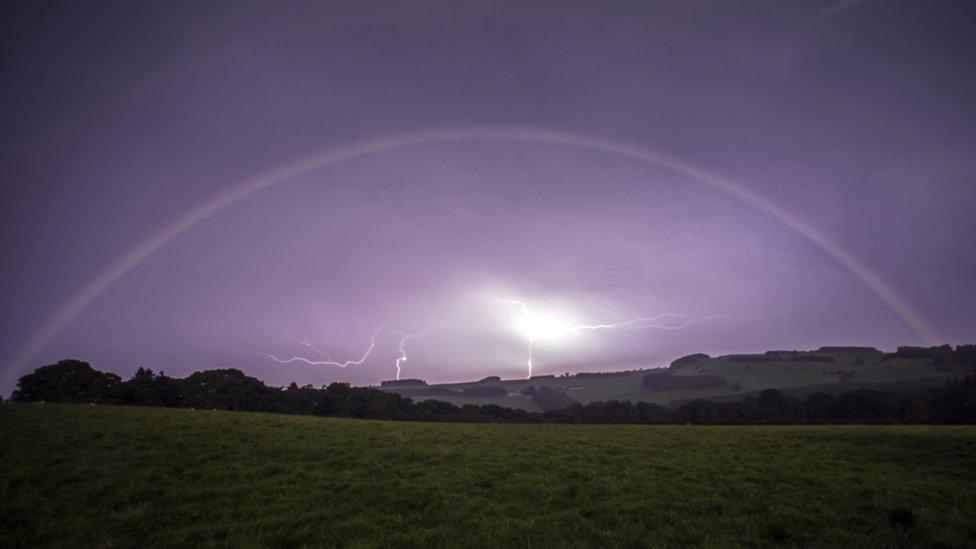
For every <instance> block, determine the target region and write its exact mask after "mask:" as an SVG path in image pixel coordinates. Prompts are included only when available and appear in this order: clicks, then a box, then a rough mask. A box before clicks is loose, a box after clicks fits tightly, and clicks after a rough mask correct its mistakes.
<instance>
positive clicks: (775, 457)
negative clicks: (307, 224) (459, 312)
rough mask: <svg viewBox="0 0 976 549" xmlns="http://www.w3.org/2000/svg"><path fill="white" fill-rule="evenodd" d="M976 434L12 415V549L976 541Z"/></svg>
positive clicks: (68, 411)
mask: <svg viewBox="0 0 976 549" xmlns="http://www.w3.org/2000/svg"><path fill="white" fill-rule="evenodd" d="M974 471H976V427H944V426H913V427H904V426H879V427H870V426H849V427H846V426H843V427H839V426H831V427H810V426H783V427H746V426H742V427H704V426H636V425H633V426H631V425H485V424H426V423H397V422H381V421H360V420H344V419H322V418H314V417H299V416H281V415H267V414H252V413H233V412H211V411H193V410H171V409H156V408H124V407H110V406H100V407H95V406H87V405H50V404H46V405H27V404H21V405H14V404H3V405H0V545H4V546H7V545H32V546H33V545H47V546H52V545H57V546H79V545H81V546H101V547H116V546H143V545H146V544H151V545H211V546H217V545H219V546H225V545H231V546H240V545H247V546H252V545H273V546H302V545H310V546H320V545H351V546H372V547H379V546H417V547H421V546H423V547H426V546H477V547H491V546H521V547H556V546H558V547H566V546H579V547H589V546H619V545H626V546H674V547H679V546H692V545H697V546H723V547H729V546H743V545H745V546H771V545H778V544H788V545H816V546H926V545H928V546H932V545H934V546H940V545H942V546H956V547H958V546H967V545H969V546H976V475H974Z"/></svg>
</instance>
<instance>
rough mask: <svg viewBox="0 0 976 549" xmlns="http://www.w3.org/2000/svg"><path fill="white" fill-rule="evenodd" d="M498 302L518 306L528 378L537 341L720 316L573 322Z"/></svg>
mask: <svg viewBox="0 0 976 549" xmlns="http://www.w3.org/2000/svg"><path fill="white" fill-rule="evenodd" d="M499 302H500V303H504V304H510V305H516V306H517V307H518V308H519V312H520V314H519V316H518V318H517V319H516V320H515V328H516V330H518V332H519V333H521V334H522V335H523V336H524V337H525V338H526V339H528V342H529V345H528V359H527V360H526V366H528V375H527V376H526V377H527V378H531V377H532V366H533V353H534V351H535V345H536V342H537V341H539V340H547V341H557V340H560V339H564V338H566V337H569V336H573V335H575V334H577V333H579V332H581V331H594V330H641V329H649V328H655V329H661V330H680V329H681V328H684V327H685V326H688V325H689V324H693V323H695V322H702V321H705V320H712V319H716V318H719V317H717V316H699V315H689V314H680V313H661V314H657V315H654V316H649V317H643V318H635V319H632V320H627V321H624V322H616V323H613V324H574V323H573V320H572V319H571V318H570V317H569V316H567V315H565V314H556V313H546V312H534V311H531V310H530V309H529V307H528V306H527V305H526V304H525V303H524V302H522V301H519V300H517V299H502V300H499ZM664 318H673V319H679V318H684V319H687V320H684V321H682V322H681V323H679V324H674V325H671V324H658V323H656V322H657V321H659V320H661V319H664Z"/></svg>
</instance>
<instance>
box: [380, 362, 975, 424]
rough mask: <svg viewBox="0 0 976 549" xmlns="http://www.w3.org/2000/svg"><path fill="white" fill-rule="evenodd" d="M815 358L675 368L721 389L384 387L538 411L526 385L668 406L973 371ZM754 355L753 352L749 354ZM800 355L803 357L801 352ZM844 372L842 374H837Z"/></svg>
mask: <svg viewBox="0 0 976 549" xmlns="http://www.w3.org/2000/svg"><path fill="white" fill-rule="evenodd" d="M809 354H814V355H816V356H819V357H827V358H829V359H830V360H831V361H832V362H808V361H802V360H796V359H795V357H794V356H792V355H791V354H789V353H782V354H779V355H776V357H777V358H778V360H775V361H771V362H748V361H735V360H732V357H733V356H735V355H727V356H719V357H712V358H709V359H706V360H703V361H702V362H701V363H699V364H695V365H694V366H690V367H685V368H681V369H679V370H676V371H674V372H673V373H674V374H675V375H679V376H696V375H714V376H718V377H721V378H722V379H724V380H725V381H726V385H725V386H724V387H716V388H707V389H689V390H669V391H648V390H647V389H645V388H644V386H643V384H642V383H643V380H644V376H645V375H647V374H648V373H649V372H651V371H652V370H637V371H629V372H620V373H619V374H616V375H601V376H577V375H562V376H554V377H548V378H535V379H508V380H503V381H492V382H487V383H484V382H471V383H451V384H439V385H434V386H432V387H434V388H436V389H450V390H453V391H463V390H464V389H468V388H471V387H477V386H485V385H497V386H500V387H504V388H505V390H506V391H508V393H509V394H508V396H499V397H495V398H490V399H488V398H472V397H466V396H464V395H462V394H460V393H458V394H431V393H430V389H431V387H423V386H412V387H411V386H407V387H383V389H384V390H388V391H393V392H397V393H399V394H401V395H403V396H406V397H410V398H412V399H414V400H416V401H420V400H426V399H434V400H443V401H446V402H451V403H452V404H456V405H458V406H461V405H464V404H497V405H499V406H506V407H509V408H520V409H523V410H526V411H530V412H538V411H540V408H539V407H538V406H537V405H536V403H535V402H533V401H532V399H531V398H528V397H526V396H524V395H522V394H519V393H520V391H522V390H523V389H525V388H526V387H530V386H531V387H535V388H539V387H543V386H547V387H550V388H553V389H557V390H560V391H562V392H563V393H564V394H565V395H566V396H568V397H570V398H572V399H573V400H575V401H577V402H580V403H582V404H586V403H588V402H594V401H607V400H621V401H624V400H627V401H630V402H635V403H636V402H653V403H656V404H662V405H668V404H670V403H672V402H685V401H688V400H693V399H696V398H705V399H710V398H723V397H724V398H729V397H736V396H738V397H740V398H741V396H742V395H744V394H748V393H750V392H752V393H756V392H758V391H762V390H763V389H769V388H773V389H781V390H791V389H800V388H803V387H815V388H816V390H830V391H832V392H835V393H837V392H843V391H848V390H854V389H857V388H862V387H871V388H876V389H883V385H885V384H898V385H899V386H900V388H905V387H907V386H915V387H933V386H938V385H942V384H943V383H944V380H945V379H946V378H947V377H950V376H964V375H967V374H971V373H972V368H970V367H952V366H942V367H938V366H936V365H935V364H933V361H932V360H931V359H901V358H898V359H890V360H882V357H883V355H882V354H881V353H880V352H879V353H856V352H820V351H813V352H810V353H809ZM751 356H757V355H751ZM801 358H802V355H801ZM841 373H843V375H841Z"/></svg>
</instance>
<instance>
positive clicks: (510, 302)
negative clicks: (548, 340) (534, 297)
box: [500, 299, 535, 379]
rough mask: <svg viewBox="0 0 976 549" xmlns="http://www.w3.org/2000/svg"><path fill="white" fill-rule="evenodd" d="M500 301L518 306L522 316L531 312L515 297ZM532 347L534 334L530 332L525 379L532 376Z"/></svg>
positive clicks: (533, 346) (533, 345)
mask: <svg viewBox="0 0 976 549" xmlns="http://www.w3.org/2000/svg"><path fill="white" fill-rule="evenodd" d="M500 302H501V303H506V304H509V305H516V306H518V308H519V310H521V311H522V316H523V317H524V316H528V315H531V314H532V313H530V312H529V307H528V306H527V305H526V304H525V303H522V302H521V301H519V300H517V299H503V300H501V301H500ZM534 348H535V336H533V335H532V334H529V347H528V351H529V358H528V360H526V366H528V369H529V374H528V375H527V376H525V378H526V379H529V378H531V377H532V351H533V350H534Z"/></svg>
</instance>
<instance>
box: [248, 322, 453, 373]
mask: <svg viewBox="0 0 976 549" xmlns="http://www.w3.org/2000/svg"><path fill="white" fill-rule="evenodd" d="M460 319H461V317H456V318H448V319H445V320H441V321H440V322H437V323H436V324H432V325H430V326H428V327H426V328H424V329H423V330H421V331H419V332H416V333H406V332H401V331H400V330H397V329H395V328H392V327H390V326H387V325H383V326H380V327H379V328H377V329H376V331H375V332H373V335H372V336H370V338H369V346H368V347H367V348H366V351H365V352H364V353H363V354H362V356H361V357H359V358H358V359H352V360H346V361H344V362H339V361H335V360H332V357H331V356H329V354H328V353H326V352H324V351H323V350H322V349H319V348H318V347H316V346H315V345H313V344H312V343H311V342H309V341H306V340H303V341H300V342H298V344H299V345H301V346H302V347H305V348H308V349H311V350H312V351H314V352H316V353H318V354H319V355H321V356H324V357H325V358H326V360H312V359H310V358H307V357H304V356H292V357H290V358H282V357H279V356H278V355H275V354H273V353H263V352H259V351H243V352H247V353H252V354H257V355H260V356H263V357H265V358H269V359H271V360H273V361H275V362H277V363H278V364H291V363H295V362H301V363H303V364H308V365H309V366H338V367H339V368H347V367H349V366H359V365H361V364H363V363H364V362H366V360H367V359H369V356H370V355H371V354H372V353H373V350H374V349H376V338H378V337H379V336H380V334H381V333H383V332H384V331H389V332H390V333H392V334H394V335H396V336H397V337H399V338H400V339H399V341H398V342H397V358H396V361H395V362H394V363H393V366H394V368H396V379H400V372H401V369H402V366H403V363H404V362H406V361H407V342H408V341H410V340H411V339H417V338H421V337H424V336H426V335H427V334H428V333H430V332H431V331H433V330H436V329H437V328H440V327H441V326H443V325H445V324H447V323H449V322H456V321H458V320H460ZM235 350H237V351H240V349H235Z"/></svg>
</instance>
